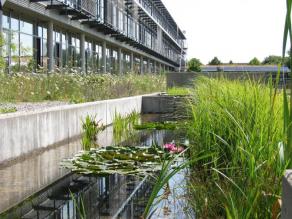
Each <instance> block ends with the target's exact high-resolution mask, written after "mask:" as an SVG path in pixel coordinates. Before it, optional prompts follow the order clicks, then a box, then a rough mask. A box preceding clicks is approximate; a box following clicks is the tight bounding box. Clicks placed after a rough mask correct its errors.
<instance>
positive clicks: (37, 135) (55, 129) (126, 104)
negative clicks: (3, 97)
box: [0, 96, 142, 163]
mask: <svg viewBox="0 0 292 219" xmlns="http://www.w3.org/2000/svg"><path fill="white" fill-rule="evenodd" d="M141 106H142V96H134V97H127V98H121V99H113V100H104V101H97V102H92V103H84V104H75V105H67V106H61V107H53V108H50V109H47V110H42V111H36V112H29V113H22V112H19V113H13V114H3V115H0V152H1V153H0V163H4V162H6V161H9V160H13V159H15V158H18V157H20V156H23V155H25V154H28V153H30V152H32V151H35V150H40V149H44V148H46V147H48V146H52V145H55V144H59V143H62V142H67V141H69V140H70V139H71V138H74V137H77V136H80V134H81V126H82V119H84V118H85V117H86V116H87V115H91V116H96V119H97V120H101V122H102V123H103V124H104V125H108V124H111V123H112V122H113V119H114V115H115V112H117V113H120V114H121V115H127V114H129V113H131V112H132V111H134V110H135V111H136V112H138V113H140V112H141Z"/></svg>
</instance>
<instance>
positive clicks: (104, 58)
mask: <svg viewBox="0 0 292 219" xmlns="http://www.w3.org/2000/svg"><path fill="white" fill-rule="evenodd" d="M101 65H102V67H103V69H102V72H103V73H106V71H107V69H106V41H104V42H103V43H102V63H101Z"/></svg>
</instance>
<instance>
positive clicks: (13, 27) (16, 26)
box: [11, 18, 19, 31]
mask: <svg viewBox="0 0 292 219" xmlns="http://www.w3.org/2000/svg"><path fill="white" fill-rule="evenodd" d="M11 30H14V31H19V20H18V19H15V18H11Z"/></svg>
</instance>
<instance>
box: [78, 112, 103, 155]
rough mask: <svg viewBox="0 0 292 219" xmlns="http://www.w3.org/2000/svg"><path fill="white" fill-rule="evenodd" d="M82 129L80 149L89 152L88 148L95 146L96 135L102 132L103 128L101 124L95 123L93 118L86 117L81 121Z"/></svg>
mask: <svg viewBox="0 0 292 219" xmlns="http://www.w3.org/2000/svg"><path fill="white" fill-rule="evenodd" d="M82 129H83V133H82V139H81V144H82V149H83V150H84V151H89V150H90V148H92V147H96V146H97V145H96V141H97V134H98V133H99V132H100V131H103V130H104V129H105V127H104V126H103V125H102V124H99V122H96V118H95V117H91V116H86V118H85V120H84V121H82Z"/></svg>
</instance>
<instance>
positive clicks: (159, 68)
mask: <svg viewBox="0 0 292 219" xmlns="http://www.w3.org/2000/svg"><path fill="white" fill-rule="evenodd" d="M158 70H159V73H161V71H162V68H161V63H159V67H158Z"/></svg>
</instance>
